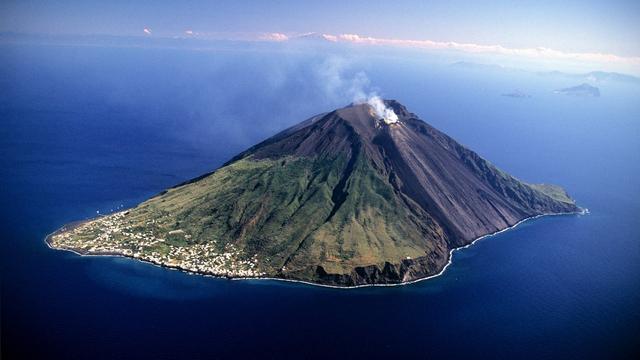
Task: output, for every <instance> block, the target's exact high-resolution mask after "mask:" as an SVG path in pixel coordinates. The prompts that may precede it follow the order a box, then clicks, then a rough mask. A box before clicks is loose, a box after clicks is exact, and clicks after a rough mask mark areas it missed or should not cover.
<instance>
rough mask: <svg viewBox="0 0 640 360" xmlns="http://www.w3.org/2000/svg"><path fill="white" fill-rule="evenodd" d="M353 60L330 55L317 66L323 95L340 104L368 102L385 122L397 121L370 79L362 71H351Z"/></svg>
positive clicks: (396, 117) (396, 116)
mask: <svg viewBox="0 0 640 360" xmlns="http://www.w3.org/2000/svg"><path fill="white" fill-rule="evenodd" d="M352 67H355V66H354V61H353V60H347V59H345V58H343V57H339V56H332V57H329V58H327V59H326V60H325V61H323V63H322V64H321V65H320V66H319V68H318V71H317V75H318V77H319V79H318V81H319V82H320V83H322V84H324V91H325V95H326V96H327V97H328V98H329V99H330V100H332V102H335V103H337V105H338V106H341V105H342V104H344V103H345V100H347V101H350V102H351V103H353V104H365V103H366V104H368V105H369V106H371V108H372V109H373V111H374V112H375V114H376V116H377V117H378V118H379V119H381V120H383V121H384V122H385V123H387V124H393V123H396V122H397V121H398V115H396V113H395V112H394V111H393V109H391V108H389V107H387V106H386V105H385V103H384V101H383V100H382V98H381V97H380V96H379V95H378V90H377V89H376V88H374V87H373V86H372V85H371V81H370V80H369V78H368V77H367V74H366V73H365V72H364V71H362V70H361V71H357V72H353V71H351V68H352Z"/></svg>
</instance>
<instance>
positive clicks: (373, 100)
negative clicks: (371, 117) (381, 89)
mask: <svg viewBox="0 0 640 360" xmlns="http://www.w3.org/2000/svg"><path fill="white" fill-rule="evenodd" d="M367 104H369V105H370V106H371V107H372V108H373V110H374V111H375V112H376V115H378V117H379V118H381V119H382V120H384V122H385V123H387V124H393V123H396V122H398V115H396V113H395V112H394V111H393V109H391V108H390V107H388V106H387V105H385V104H384V102H383V101H382V99H381V98H380V97H379V96H376V95H374V96H372V97H370V98H368V99H367Z"/></svg>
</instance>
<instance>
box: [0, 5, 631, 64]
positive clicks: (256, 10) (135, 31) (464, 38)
mask: <svg viewBox="0 0 640 360" xmlns="http://www.w3.org/2000/svg"><path fill="white" fill-rule="evenodd" d="M0 14H1V15H0V16H1V21H0V33H5V34H6V33H21V34H44V35H49V36H58V35H74V36H87V35H111V36H139V37H150V38H178V39H189V38H195V39H203V40H245V41H246V40H249V41H273V42H278V43H280V42H290V40H294V39H298V38H301V37H303V38H304V37H305V35H309V34H313V35H314V36H313V37H315V39H316V40H322V41H325V42H337V43H345V44H348V45H356V46H363V45H364V46H368V47H374V46H391V47H396V48H401V49H402V48H409V49H419V50H429V51H443V50H444V51H454V52H457V53H462V54H464V55H467V56H474V57H481V58H483V61H482V62H491V63H498V64H501V65H502V64H513V63H514V62H515V63H523V64H527V65H531V64H534V66H536V64H537V66H538V67H541V66H542V67H545V68H547V69H549V70H551V69H560V70H566V69H569V70H571V69H580V71H583V70H591V71H593V70H604V71H619V72H626V73H631V74H634V75H637V74H640V41H639V40H640V28H639V27H638V26H637V24H638V23H640V3H638V2H634V1H602V0H591V1H581V2H579V1H569V2H563V3H562V4H560V3H557V2H552V1H524V2H512V1H490V2H482V3H480V2H470V3H469V2H464V1H458V0H456V1H447V2H444V1H442V2H432V1H429V2H424V1H417V0H410V1H402V2H382V1H354V2H349V3H345V2H339V1H326V2H325V1H323V2H317V3H307V2H304V3H299V2H295V1H288V0H287V1H275V2H263V1H215V2H207V1H187V2H180V3H173V2H165V1H140V2H133V3H129V2H121V1H113V2H100V1H76V0H68V1H60V2H55V3H51V2H46V1H8V2H3V3H1V4H0ZM307 38H308V37H307Z"/></svg>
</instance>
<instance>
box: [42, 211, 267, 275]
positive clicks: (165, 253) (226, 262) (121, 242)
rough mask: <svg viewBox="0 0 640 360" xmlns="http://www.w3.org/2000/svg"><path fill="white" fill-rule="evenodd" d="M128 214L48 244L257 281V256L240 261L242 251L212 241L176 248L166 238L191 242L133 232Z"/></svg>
mask: <svg viewBox="0 0 640 360" xmlns="http://www.w3.org/2000/svg"><path fill="white" fill-rule="evenodd" d="M127 213H128V212H127V211H121V212H117V213H114V214H111V215H108V216H104V217H100V218H97V219H94V220H90V221H88V222H85V223H83V224H80V225H79V226H76V227H71V228H62V229H60V231H58V232H57V233H55V234H53V235H52V236H51V237H50V239H49V244H50V245H51V246H52V247H54V248H59V249H65V250H71V251H74V252H77V253H80V254H83V255H122V256H127V257H132V258H136V259H139V260H143V261H148V262H151V263H154V264H158V265H164V266H168V267H172V268H177V269H181V270H185V271H189V272H194V273H200V274H207V275H214V276H227V277H260V276H263V275H264V273H263V272H261V271H259V270H258V260H257V257H256V256H253V257H252V258H250V259H241V251H239V250H238V249H237V248H236V247H235V246H234V245H233V244H227V245H226V246H225V247H224V252H220V251H219V250H217V248H216V246H215V241H212V242H211V243H194V244H187V245H182V246H176V245H174V244H171V243H169V242H167V240H166V236H168V235H177V234H179V235H181V236H184V237H185V238H187V239H188V238H190V235H188V234H184V231H182V230H179V229H178V230H172V231H169V232H167V233H166V234H165V237H159V235H158V236H157V235H154V232H153V231H152V230H150V229H151V228H153V225H154V224H155V220H151V221H149V222H148V224H147V225H148V226H149V229H147V230H145V231H136V230H134V229H133V226H132V225H131V224H129V223H127V222H126V221H125V217H126V215H127Z"/></svg>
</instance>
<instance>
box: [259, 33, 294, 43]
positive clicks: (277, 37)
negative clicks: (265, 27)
mask: <svg viewBox="0 0 640 360" xmlns="http://www.w3.org/2000/svg"><path fill="white" fill-rule="evenodd" d="M259 39H260V40H265V41H287V40H289V37H288V36H287V35H285V34H283V33H277V32H276V33H267V34H262V35H260V37H259Z"/></svg>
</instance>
